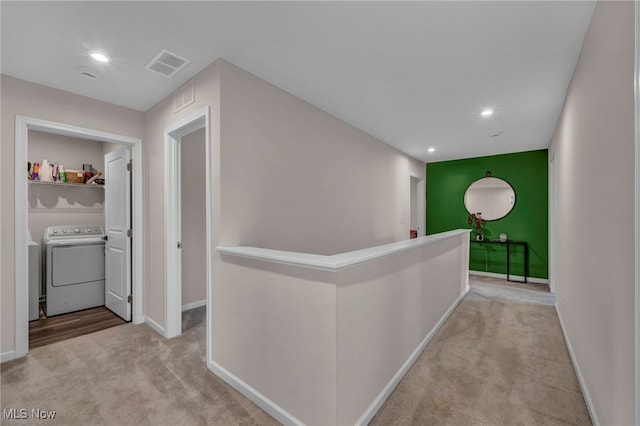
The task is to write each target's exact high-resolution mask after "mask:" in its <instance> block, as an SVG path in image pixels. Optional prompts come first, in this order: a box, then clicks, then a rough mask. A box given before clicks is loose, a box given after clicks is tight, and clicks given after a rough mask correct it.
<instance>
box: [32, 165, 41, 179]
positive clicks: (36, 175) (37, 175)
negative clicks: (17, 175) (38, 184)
mask: <svg viewBox="0 0 640 426" xmlns="http://www.w3.org/2000/svg"><path fill="white" fill-rule="evenodd" d="M31 180H40V163H33V173H32V174H31Z"/></svg>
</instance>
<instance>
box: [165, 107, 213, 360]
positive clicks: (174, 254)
mask: <svg viewBox="0 0 640 426" xmlns="http://www.w3.org/2000/svg"><path fill="white" fill-rule="evenodd" d="M210 135H211V132H210V108H209V107H205V108H203V109H202V110H200V111H198V112H196V113H195V114H193V115H191V116H189V117H187V118H185V119H183V120H180V121H178V122H177V123H175V124H173V125H172V126H170V127H168V128H166V129H165V140H164V148H165V149H164V158H165V163H164V171H165V173H164V179H165V180H164V187H165V194H164V210H165V247H164V251H165V290H166V291H165V326H164V329H160V330H158V331H160V332H162V333H163V334H164V336H165V337H167V338H171V337H175V336H179V335H180V334H182V311H183V308H184V309H189V308H196V307H199V306H201V305H202V299H200V297H201V295H202V287H201V285H202V277H203V275H202V273H203V272H204V291H205V293H204V294H205V298H204V300H205V306H206V329H207V332H206V339H207V344H206V346H207V354H206V357H207V359H209V356H210V353H211V338H210V333H209V331H210V330H211V318H212V315H211V303H210V301H211V293H212V291H211V290H212V280H211V244H212V240H213V238H212V213H211V199H212V196H211V136H210ZM203 136H204V138H203ZM187 145H188V146H187ZM203 146H204V153H203V152H202V147H203ZM183 156H184V157H186V158H185V159H184V160H185V161H183V159H182V157H183ZM194 157H199V160H197V162H196V163H193V162H191V161H189V159H193V158H194ZM202 159H203V161H201V160H202ZM202 162H204V167H203V164H202ZM202 172H203V173H204V174H203V175H202ZM191 185H193V187H190V186H191ZM202 203H204V223H203V221H202V206H203V204H202ZM184 215H186V216H187V217H185V218H183V216H184ZM189 217H191V218H195V220H196V222H195V223H193V224H191V223H188V224H187V223H186V222H187V221H188V218H189ZM203 224H204V228H202V226H203ZM203 237H204V241H203V240H202V238H203ZM203 243H204V246H203ZM187 245H189V247H188V248H187V247H186V246H187ZM192 256H195V258H192ZM188 265H191V266H193V265H197V266H196V269H195V270H194V271H186V269H190V266H188ZM202 265H204V271H202V269H201V267H202ZM192 272H193V274H191V273H192ZM187 280H194V281H193V282H187ZM185 297H189V298H194V299H195V300H185V301H183V298H185ZM185 302H187V303H185Z"/></svg>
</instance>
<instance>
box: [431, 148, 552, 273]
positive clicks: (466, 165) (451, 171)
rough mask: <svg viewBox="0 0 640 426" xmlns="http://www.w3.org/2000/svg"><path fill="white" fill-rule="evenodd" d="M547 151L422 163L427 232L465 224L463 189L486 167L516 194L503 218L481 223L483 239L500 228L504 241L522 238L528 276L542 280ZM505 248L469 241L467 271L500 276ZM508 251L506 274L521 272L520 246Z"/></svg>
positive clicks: (495, 236)
mask: <svg viewBox="0 0 640 426" xmlns="http://www.w3.org/2000/svg"><path fill="white" fill-rule="evenodd" d="M547 155H548V152H547V150H546V149H544V150H538V151H528V152H519V153H515V154H504V155H492V156H489V157H478V158H468V159H464V160H452V161H442V162H438V163H428V164H427V166H426V168H427V174H426V176H427V182H426V199H427V208H426V220H427V223H426V233H427V235H429V234H436V233H438V232H444V231H450V230H452V229H459V228H467V229H468V228H469V225H468V224H467V217H468V216H469V213H468V212H467V210H466V209H465V207H464V201H463V198H464V193H465V191H466V189H467V187H468V186H469V185H471V183H472V182H474V181H475V180H477V179H480V178H482V177H484V176H485V173H486V172H487V171H490V172H491V174H492V176H494V177H498V178H501V179H504V180H506V181H507V182H509V183H510V184H511V186H512V187H513V189H514V190H515V193H516V202H515V205H514V207H513V209H512V210H511V212H510V213H509V214H508V215H507V216H505V217H504V218H502V219H498V220H495V221H488V222H485V223H484V234H485V238H487V239H496V240H497V239H498V238H499V235H500V234H501V233H502V232H504V233H506V234H507V236H508V238H509V239H510V240H518V241H526V242H527V243H528V245H529V276H530V277H536V278H548V260H549V259H548V247H549V244H548V232H547V230H548V197H547V193H548V186H547V183H548V173H547V169H548V160H547ZM471 235H472V236H473V233H471ZM512 247H515V246H512ZM505 251H506V248H505V247H504V246H503V245H498V244H486V243H485V244H482V243H480V244H478V243H472V244H471V248H470V253H469V269H471V270H475V271H485V272H494V273H499V274H506V270H507V267H506V252H505ZM514 251H515V252H512V253H511V273H512V274H513V275H522V273H523V270H524V269H523V268H524V256H523V255H524V253H523V251H522V249H520V248H517V249H516V250H514Z"/></svg>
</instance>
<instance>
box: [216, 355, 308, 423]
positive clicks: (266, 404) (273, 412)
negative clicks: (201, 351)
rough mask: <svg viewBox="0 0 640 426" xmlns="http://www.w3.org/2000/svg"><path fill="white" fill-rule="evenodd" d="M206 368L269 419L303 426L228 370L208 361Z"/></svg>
mask: <svg viewBox="0 0 640 426" xmlns="http://www.w3.org/2000/svg"><path fill="white" fill-rule="evenodd" d="M207 367H208V368H209V370H211V371H212V372H213V373H214V374H215V375H216V376H218V377H220V378H221V379H222V380H224V381H225V382H227V383H228V384H229V385H231V386H232V387H233V388H234V389H235V390H237V391H238V392H240V393H241V394H242V395H244V396H246V397H247V398H248V399H249V400H250V401H251V402H253V403H254V404H256V405H257V406H258V407H260V408H261V409H262V410H264V411H265V412H266V413H267V414H269V415H270V416H271V417H273V418H274V419H276V420H277V421H278V422H280V423H282V424H283V425H296V426H297V425H304V423H303V422H301V421H300V420H299V419H297V418H296V417H295V416H294V415H292V414H291V413H289V412H288V411H286V410H284V409H282V407H280V406H279V405H278V404H276V403H275V402H273V401H271V400H270V399H269V398H267V397H266V396H264V395H263V394H261V393H260V392H258V391H257V390H256V389H254V388H253V387H252V386H250V385H249V384H248V383H246V382H244V381H243V380H242V379H240V378H239V377H237V376H235V375H234V374H233V373H231V372H230V371H229V370H227V369H226V368H224V367H223V366H221V365H220V364H218V363H216V362H215V361H213V360H209V361H208V362H207Z"/></svg>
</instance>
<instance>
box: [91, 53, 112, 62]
mask: <svg viewBox="0 0 640 426" xmlns="http://www.w3.org/2000/svg"><path fill="white" fill-rule="evenodd" d="M89 56H91V57H92V58H93V59H95V60H96V61H98V62H104V63H107V62H109V61H110V59H109V57H108V56H107V55H105V54H104V53H100V52H91V53H89Z"/></svg>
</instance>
